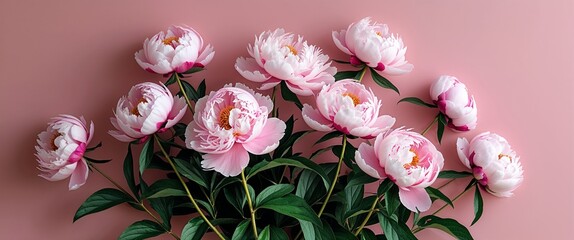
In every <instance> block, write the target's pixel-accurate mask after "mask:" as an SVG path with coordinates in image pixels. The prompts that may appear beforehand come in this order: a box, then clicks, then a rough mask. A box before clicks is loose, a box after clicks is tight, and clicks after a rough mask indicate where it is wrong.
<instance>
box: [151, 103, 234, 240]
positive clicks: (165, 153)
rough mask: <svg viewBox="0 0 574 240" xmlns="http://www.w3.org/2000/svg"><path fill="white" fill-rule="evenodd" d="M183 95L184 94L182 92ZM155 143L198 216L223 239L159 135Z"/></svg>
mask: <svg viewBox="0 0 574 240" xmlns="http://www.w3.org/2000/svg"><path fill="white" fill-rule="evenodd" d="M184 95H185V94H184ZM154 139H155V141H156V143H157V145H159V148H160V149H161V152H162V153H163V156H164V157H165V159H166V160H167V162H168V163H169V165H170V166H171V168H172V169H173V172H174V173H175V175H176V176H177V179H179V182H181V185H182V186H183V188H184V189H185V193H186V194H187V197H188V198H189V200H190V201H191V204H193V207H194V208H195V209H196V210H197V213H199V216H201V218H202V219H203V221H205V223H207V225H208V226H209V227H210V228H211V230H213V232H215V234H217V236H218V237H219V238H220V239H222V240H225V237H224V236H223V234H221V232H219V230H218V229H217V228H216V227H215V226H214V225H213V224H212V223H211V221H209V219H207V217H206V216H205V214H204V213H203V211H202V210H201V208H199V205H198V204H197V202H196V201H195V198H193V196H192V195H191V192H190V191H189V188H188V187H187V184H185V181H184V180H183V178H182V177H181V174H179V172H178V171H177V168H176V167H175V164H173V161H172V160H171V157H170V156H169V154H168V153H167V152H166V151H165V149H164V148H163V145H161V142H159V136H157V135H156V136H155V137H154Z"/></svg>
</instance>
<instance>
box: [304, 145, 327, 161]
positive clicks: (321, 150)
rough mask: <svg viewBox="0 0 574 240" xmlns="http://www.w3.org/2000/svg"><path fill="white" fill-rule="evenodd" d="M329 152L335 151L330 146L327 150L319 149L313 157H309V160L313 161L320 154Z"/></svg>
mask: <svg viewBox="0 0 574 240" xmlns="http://www.w3.org/2000/svg"><path fill="white" fill-rule="evenodd" d="M329 150H331V151H332V150H333V146H328V147H326V148H321V149H318V150H317V151H315V152H313V153H312V154H311V156H309V159H313V158H315V157H316V156H319V154H321V153H324V152H326V151H329Z"/></svg>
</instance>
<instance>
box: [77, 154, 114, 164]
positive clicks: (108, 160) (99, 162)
mask: <svg viewBox="0 0 574 240" xmlns="http://www.w3.org/2000/svg"><path fill="white" fill-rule="evenodd" d="M84 158H85V159H86V160H87V161H88V162H90V163H96V164H102V163H108V162H110V161H112V160H111V159H104V160H100V159H93V158H89V157H86V156H84Z"/></svg>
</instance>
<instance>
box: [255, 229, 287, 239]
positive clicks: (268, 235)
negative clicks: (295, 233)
mask: <svg viewBox="0 0 574 240" xmlns="http://www.w3.org/2000/svg"><path fill="white" fill-rule="evenodd" d="M257 239H258V240H289V236H287V233H285V231H283V229H281V228H278V227H275V226H267V227H265V228H264V229H263V231H261V233H259V238H257Z"/></svg>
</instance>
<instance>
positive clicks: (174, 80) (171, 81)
mask: <svg viewBox="0 0 574 240" xmlns="http://www.w3.org/2000/svg"><path fill="white" fill-rule="evenodd" d="M176 77H177V73H172V74H171V76H169V78H168V79H167V81H166V82H165V86H166V87H167V86H169V85H171V84H174V83H175V82H176V81H177V79H176Z"/></svg>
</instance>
